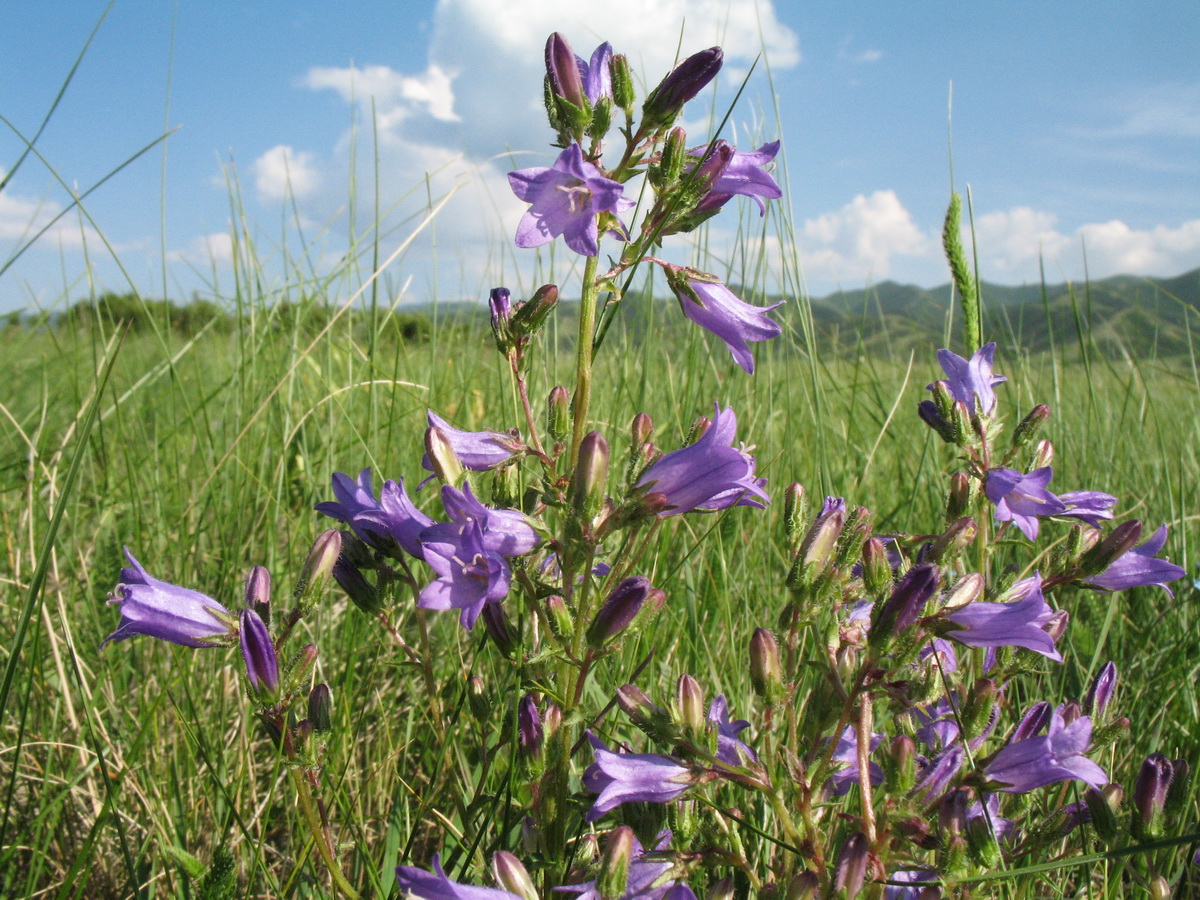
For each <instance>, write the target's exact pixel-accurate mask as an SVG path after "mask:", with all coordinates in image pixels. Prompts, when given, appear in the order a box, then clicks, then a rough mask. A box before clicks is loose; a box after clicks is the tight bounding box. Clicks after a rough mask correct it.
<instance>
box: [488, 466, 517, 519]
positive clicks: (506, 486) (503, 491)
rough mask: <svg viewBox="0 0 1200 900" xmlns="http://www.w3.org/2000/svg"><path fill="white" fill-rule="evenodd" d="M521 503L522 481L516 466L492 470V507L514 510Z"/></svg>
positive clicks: (499, 467) (498, 467)
mask: <svg viewBox="0 0 1200 900" xmlns="http://www.w3.org/2000/svg"><path fill="white" fill-rule="evenodd" d="M520 503H521V480H520V477H519V473H518V472H517V467H516V466H497V467H496V468H494V469H492V506H493V507H495V508H496V509H512V508H514V507H516V506H519V505H520Z"/></svg>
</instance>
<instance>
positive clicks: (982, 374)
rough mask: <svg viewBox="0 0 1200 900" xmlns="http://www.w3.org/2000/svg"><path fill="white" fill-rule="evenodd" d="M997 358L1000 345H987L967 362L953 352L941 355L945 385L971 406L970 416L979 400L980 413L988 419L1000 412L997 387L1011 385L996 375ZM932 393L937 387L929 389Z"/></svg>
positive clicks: (940, 351)
mask: <svg viewBox="0 0 1200 900" xmlns="http://www.w3.org/2000/svg"><path fill="white" fill-rule="evenodd" d="M995 355H996V344H995V343H994V342H993V343H990V344H984V345H983V346H982V347H980V348H979V349H978V350H977V351H975V353H974V354H973V355H972V356H971V358H970V359H969V360H968V359H963V358H962V357H961V356H959V355H958V354H957V353H952V352H950V351H949V350H939V351H938V352H937V356H938V362H939V363H941V366H942V371H943V372H945V373H946V378H945V379H944V380H945V383H946V384H947V385H948V386H949V388H950V393H951V394H953V395H954V399H955V400H958V401H961V402H963V403H965V404H966V405H967V412H970V413H974V412H975V399H976V398H977V397H978V398H979V409H980V412H982V413H984V414H985V415H986V414H988V413H990V412H991V411H992V410H993V409H995V408H996V392H995V391H993V390H992V388H994V387H995V386H996V385H998V384H1003V383H1004V382H1005V381H1008V379H1007V378H1005V377H1004V376H1003V375H995V374H993V373H992V359H993V358H994V357H995ZM926 389H927V390H932V389H933V385H932V384H929V385H926Z"/></svg>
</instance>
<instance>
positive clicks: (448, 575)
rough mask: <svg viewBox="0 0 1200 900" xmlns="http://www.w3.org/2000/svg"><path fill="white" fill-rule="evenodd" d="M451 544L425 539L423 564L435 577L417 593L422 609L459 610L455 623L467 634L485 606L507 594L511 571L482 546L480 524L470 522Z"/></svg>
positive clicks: (475, 520) (482, 537)
mask: <svg viewBox="0 0 1200 900" xmlns="http://www.w3.org/2000/svg"><path fill="white" fill-rule="evenodd" d="M456 538H457V539H456V540H454V541H440V540H436V539H434V540H427V541H426V542H425V562H426V563H428V564H429V567H430V568H431V569H433V571H434V572H436V573H437V574H438V576H439V578H438V579H437V580H436V581H434V582H433V583H432V584H430V585H428V586H426V588H425V589H424V590H423V591H421V596H420V598H419V599H418V601H417V605H418V606H420V607H421V608H422V609H439V610H446V609H458V610H461V613H460V616H459V622H460V623H461V624H462V627H463V628H465V629H467V630H468V631H470V630H471V629H472V628H474V627H475V620H476V619H477V618H479V614H480V613H481V612H482V611H483V606H484V604H485V603H495V602H499V601H500V600H503V599H504V598H505V597H506V596H507V595H508V588H509V584H510V582H511V581H512V570H511V569H509V567H508V563H507V562H505V560H504V557H503V556H501V555H500V554H499V553H497V552H495V551H494V550H488V549H486V548H485V546H484V531H483V523H482V522H480V521H479V520H478V519H473V520H471V521H470V523H469V524H467V525H466V526H464V527H463V528H462V529H461V530H460V531H459V533H458V534H457V535H456Z"/></svg>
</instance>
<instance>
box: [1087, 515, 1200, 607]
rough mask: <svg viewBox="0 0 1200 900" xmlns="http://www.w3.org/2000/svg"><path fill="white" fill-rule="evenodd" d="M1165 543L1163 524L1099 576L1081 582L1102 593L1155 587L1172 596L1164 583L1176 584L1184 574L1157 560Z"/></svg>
mask: <svg viewBox="0 0 1200 900" xmlns="http://www.w3.org/2000/svg"><path fill="white" fill-rule="evenodd" d="M1166 542H1167V526H1166V525H1162V526H1160V527H1159V529H1158V531H1156V532H1154V534H1152V535H1151V536H1150V538H1149V540H1147V541H1146V542H1145V543H1144V544H1142V545H1141V546H1140V547H1134V548H1133V549H1132V550H1127V551H1126V552H1125V553H1123V554H1122V555H1121V556H1119V557H1117V559H1116V560H1114V561H1113V563H1112V564H1111V565H1110V566H1109V567H1108V568H1107V569H1105V570H1104V571H1103V572H1101V573H1100V574H1099V575H1092V576H1091V577H1089V578H1087V579H1085V582H1084V583H1085V584H1087V585H1088V586H1089V587H1094V588H1096V589H1097V590H1101V591H1123V590H1125V589H1126V588H1132V587H1146V586H1149V585H1157V586H1158V587H1160V588H1162V589H1163V590H1164V591H1166V592H1167V593H1168V594H1170V595H1171V596H1172V597H1174V596H1175V595H1174V594H1173V593H1172V592H1171V589H1170V588H1169V587H1167V584H1166V583H1167V582H1168V581H1176V580H1177V579H1180V578H1182V577H1183V576H1184V575H1185V574H1187V573H1186V572H1185V570H1184V569H1183V568H1182V567H1180V566H1177V565H1175V564H1174V563H1171V562H1167V561H1166V560H1165V559H1158V554H1159V552H1160V551H1161V550H1162V548H1163V545H1164V544H1165V543H1166Z"/></svg>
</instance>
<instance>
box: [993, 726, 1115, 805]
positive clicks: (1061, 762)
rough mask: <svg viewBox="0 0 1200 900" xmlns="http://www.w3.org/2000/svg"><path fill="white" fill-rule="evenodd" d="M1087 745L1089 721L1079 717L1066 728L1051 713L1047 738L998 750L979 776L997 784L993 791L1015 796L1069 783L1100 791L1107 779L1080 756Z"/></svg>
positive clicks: (1012, 744)
mask: <svg viewBox="0 0 1200 900" xmlns="http://www.w3.org/2000/svg"><path fill="white" fill-rule="evenodd" d="M1091 742H1092V720H1091V718H1089V717H1088V716H1080V717H1079V718H1078V719H1076V720H1075V721H1074V722H1072V723H1071V724H1070V725H1067V724H1065V723H1064V720H1063V716H1062V713H1061V712H1059V711H1058V710H1055V711H1054V713H1053V715H1052V716H1051V718H1050V731H1049V733H1048V734H1046V735H1045V736H1042V737H1029V738H1025V739H1024V740H1019V741H1013V742H1011V743H1009V744H1008V745H1007V746H1005V747H1002V748H1001V749H1000V750H999V751H998V752H997V753H996V755H995V756H993V757H992V759H991V762H989V763H988V764H987V766H986V767H985V768H984V770H983V774H984V775H985V776H987V778H988V779H989V780H990V781H993V782H996V783H997V785H998V787H997V790H1000V791H1005V792H1008V793H1016V794H1024V793H1026V792H1028V791H1032V790H1034V789H1035V788H1040V787H1044V786H1045V785H1048V784H1054V783H1055V782H1058V781H1067V780H1069V779H1076V780H1079V781H1083V782H1086V783H1087V784H1090V785H1091V786H1092V787H1102V786H1104V785H1105V784H1107V783H1108V776H1107V775H1105V774H1104V770H1103V769H1101V768H1100V767H1099V766H1098V765H1096V764H1095V763H1094V762H1092V761H1091V760H1090V759H1088V758H1087V757H1086V756H1084V753H1086V752H1087V749H1088V747H1089V745H1090V744H1091Z"/></svg>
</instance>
